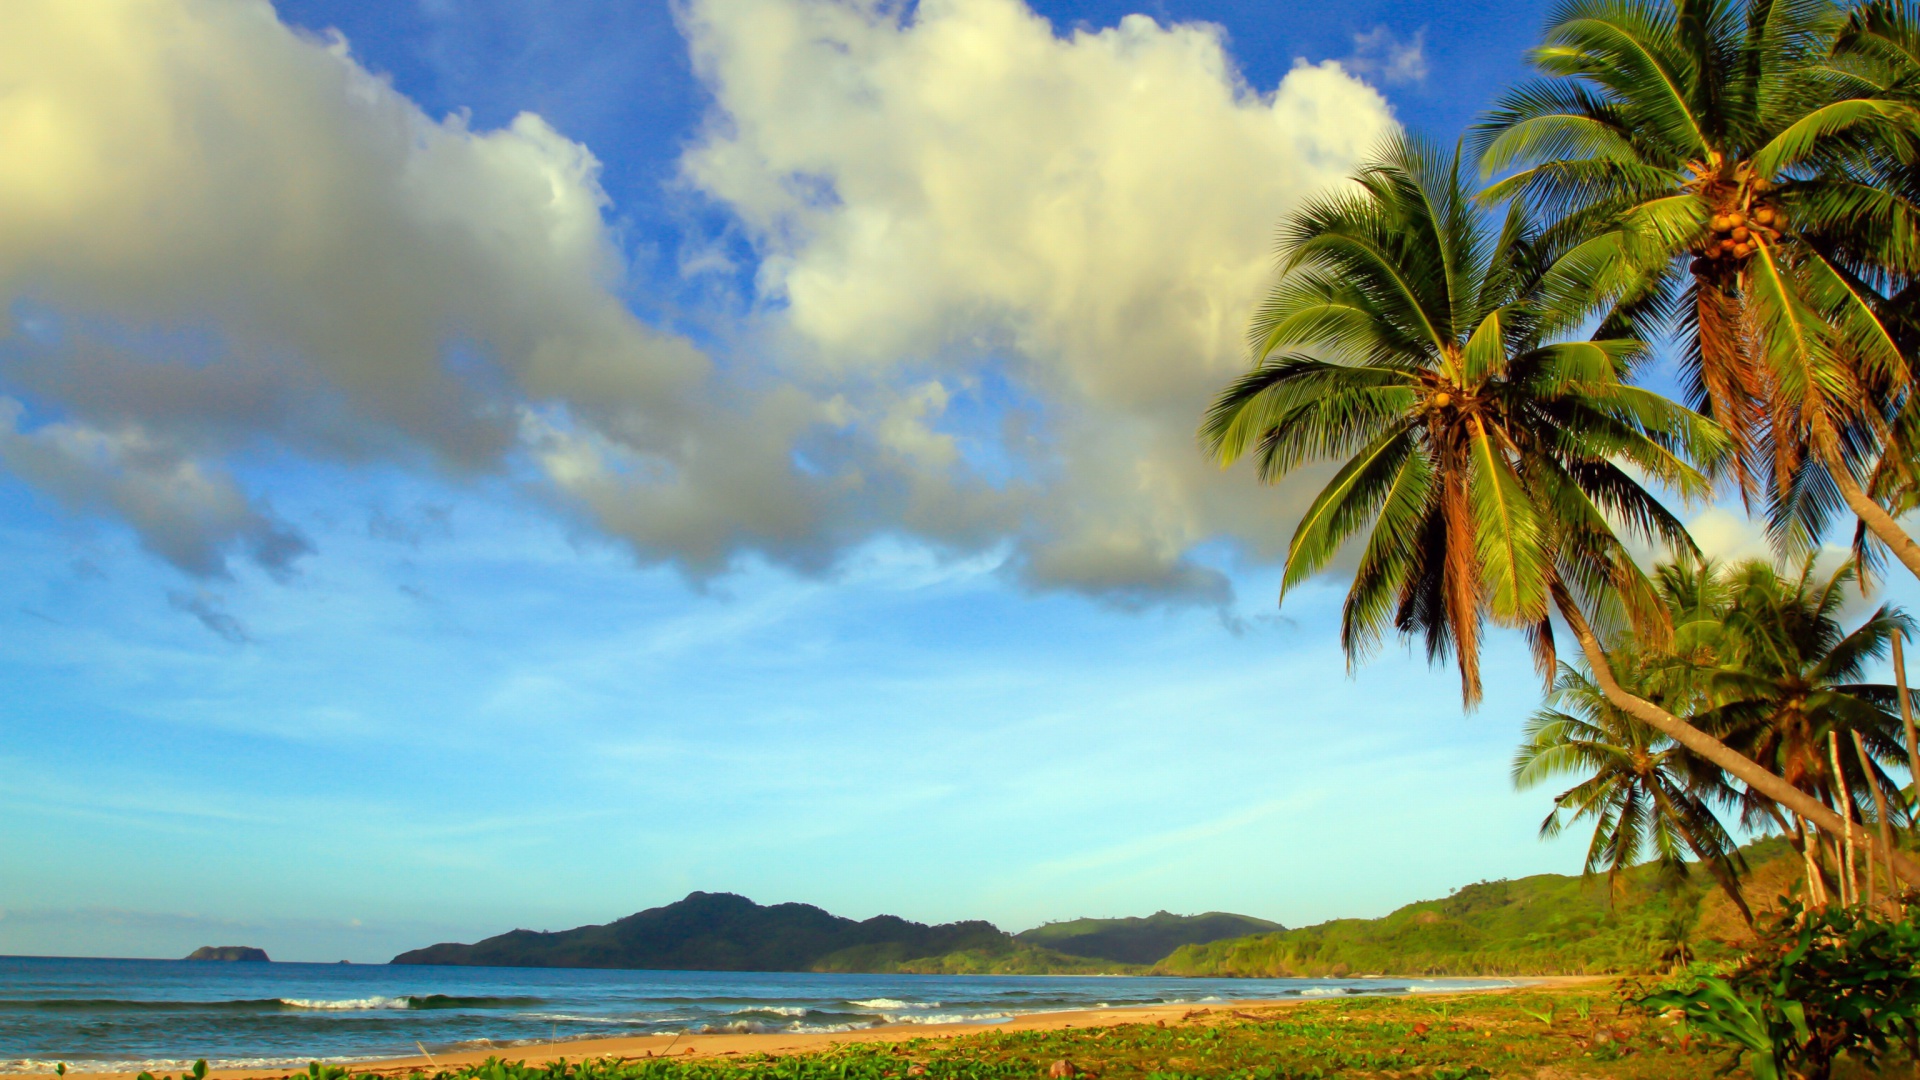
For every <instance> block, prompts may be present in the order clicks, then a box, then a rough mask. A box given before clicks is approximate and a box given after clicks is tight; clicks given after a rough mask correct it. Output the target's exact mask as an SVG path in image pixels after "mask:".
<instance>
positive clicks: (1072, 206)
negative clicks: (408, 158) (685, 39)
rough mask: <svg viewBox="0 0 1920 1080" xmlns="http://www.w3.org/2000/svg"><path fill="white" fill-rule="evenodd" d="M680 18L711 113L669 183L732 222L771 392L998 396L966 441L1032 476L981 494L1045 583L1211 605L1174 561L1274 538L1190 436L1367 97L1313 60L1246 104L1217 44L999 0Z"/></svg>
mask: <svg viewBox="0 0 1920 1080" xmlns="http://www.w3.org/2000/svg"><path fill="white" fill-rule="evenodd" d="M684 21H685V24H686V28H687V33H688V36H689V39H690V40H691V42H692V45H693V50H694V57H695V63H696V66H697V70H698V71H699V72H700V73H701V75H702V77H703V78H705V79H706V81H707V82H708V84H709V86H710V87H711V88H712V89H713V92H714V95H715V99H716V102H717V105H718V109H719V115H718V116H717V117H716V118H715V120H714V122H713V124H712V125H711V130H710V132H709V134H708V136H707V138H706V139H705V140H704V141H703V142H702V143H701V144H700V145H699V146H697V147H695V148H694V149H693V150H692V151H691V152H690V153H689V154H688V156H687V159H686V173H687V176H688V178H689V180H690V182H691V183H693V184H694V185H696V186H697V187H699V188H700V189H701V190H703V191H705V192H707V193H709V194H711V195H712V196H713V197H715V198H717V199H720V200H722V201H723V202H724V203H726V204H727V205H728V206H729V207H730V208H731V209H733V210H734V212H735V213H737V214H738V215H739V216H740V218H741V219H742V220H743V221H744V222H745V223H746V225H747V226H748V228H749V229H750V230H751V232H752V235H753V236H754V238H755V241H756V243H757V245H758V248H759V250H760V253H761V255H762V257H763V262H762V264H761V271H760V282H761V286H762V289H763V291H764V294H765V296H766V297H767V298H768V306H769V318H770V320H771V321H772V323H773V324H774V326H775V327H776V328H777V330H778V331H781V332H784V333H785V335H786V337H785V339H784V342H785V344H786V346H787V347H788V349H789V351H790V356H791V357H792V359H791V361H790V362H791V364H792V368H791V372H792V377H793V378H795V379H796V380H798V381H801V382H803V383H811V384H817V385H834V386H837V387H838V386H844V385H846V384H847V383H849V382H856V383H857V382H859V381H862V380H871V381H872V382H874V383H877V384H879V385H880V386H882V387H893V388H900V387H905V386H909V385H910V386H912V387H914V388H915V389H914V390H912V391H911V392H912V393H924V392H925V390H926V388H927V387H929V386H931V385H944V386H946V387H948V388H949V389H952V390H958V389H959V388H961V387H963V386H971V385H975V384H976V383H977V381H978V380H979V378H980V376H981V373H982V371H988V372H991V373H992V375H994V376H997V377H999V378H1001V379H1004V380H1006V381H1007V382H1008V383H1010V384H1011V386H1012V388H1013V389H1012V391H1011V392H1010V393H1008V394H1007V395H1005V399H1010V400H1012V401H1015V402H1019V403H1022V404H1031V406H1032V411H1033V414H1034V415H1033V425H1034V426H1033V427H1031V428H1021V429H1016V430H1013V431H1004V432H987V433H984V434H980V435H977V436H976V437H978V438H980V439H982V440H984V441H986V442H988V443H990V445H991V450H992V451H993V453H992V454H991V455H989V456H993V457H1001V456H1005V457H1011V458H1014V459H1016V460H1019V461H1021V462H1023V463H1024V465H1025V468H1024V469H1023V470H1021V475H1023V476H1027V477H1032V478H1035V481H1034V485H1033V489H1028V488H1016V489H1014V490H1010V491H1008V492H1007V493H1006V495H1005V501H1009V502H1015V503H1017V505H1018V512H1019V514H1020V515H1021V518H1022V520H1023V521H1024V523H1025V524H1024V525H1023V526H1022V528H1021V530H1020V532H1019V535H1018V539H1019V541H1020V544H1021V547H1022V550H1023V553H1024V557H1025V564H1026V569H1027V571H1028V572H1029V574H1030V575H1032V577H1033V578H1034V579H1035V580H1037V581H1038V582H1040V583H1042V584H1055V585H1059V584H1064V585H1069V586H1074V587H1080V588H1086V589H1090V590H1095V591H1101V592H1109V593H1116V592H1117V593H1120V594H1126V593H1128V592H1129V591H1133V590H1140V591H1145V592H1148V593H1151V592H1154V591H1156V590H1175V591H1185V592H1189V593H1197V594H1201V595H1209V594H1212V595H1217V593H1218V590H1219V589H1220V588H1221V587H1222V586H1221V583H1220V582H1219V580H1218V579H1217V578H1215V577H1214V576H1212V575H1211V574H1210V573H1208V572H1206V571H1204V570H1201V569H1199V568H1197V567H1195V566H1193V565H1191V564H1190V563H1188V562H1187V561H1186V555H1187V553H1188V552H1189V551H1190V550H1191V548H1192V546H1193V545H1194V544H1195V543H1197V542H1200V541H1202V540H1204V539H1207V538H1209V537H1212V536H1217V535H1222V534H1227V535H1237V536H1240V537H1242V538H1245V539H1248V540H1251V541H1253V542H1255V543H1256V544H1262V545H1264V544H1267V543H1269V542H1271V541H1273V540H1274V539H1275V534H1276V533H1277V531H1278V529H1279V522H1278V521H1277V520H1276V514H1275V513H1274V507H1273V503H1272V500H1271V499H1269V498H1267V497H1264V496H1262V495H1259V494H1256V493H1254V492H1252V491H1250V490H1249V487H1248V484H1247V481H1246V479H1245V477H1244V476H1237V477H1234V478H1232V479H1231V480H1223V479H1222V478H1221V477H1220V476H1219V474H1218V473H1217V471H1216V470H1214V469H1212V468H1211V467H1210V466H1209V465H1207V464H1206V463H1205V462H1204V461H1203V460H1202V459H1201V456H1200V455H1199V453H1198V452H1197V451H1196V449H1195V445H1194V436H1193V431H1194V427H1195V425H1196V422H1197V420H1198V417H1199V415H1200V413H1201V411H1202V410H1203V409H1204V407H1205V404H1206V402H1207V400H1208V398H1209V397H1210V395H1211V394H1212V393H1213V392H1214V391H1216V390H1217V389H1218V387H1219V386H1220V385H1221V384H1222V383H1223V382H1224V380H1225V379H1226V378H1228V377H1229V376H1230V375H1231V374H1232V373H1233V372H1235V371H1236V370H1237V369H1238V368H1239V367H1240V365H1241V363H1242V356H1243V353H1242V347H1241V335H1242V332H1243V329H1244V327H1245V325H1246V317H1247V313H1248V308H1249V305H1250V303H1251V301H1252V300H1253V299H1254V298H1255V296H1256V295H1257V294H1258V292H1259V291H1260V290H1261V289H1262V287H1263V286H1264V284H1265V283H1266V281H1267V276H1268V274H1269V272H1270V263H1269V257H1270V250H1269V238H1270V237H1271V235H1272V230H1273V227H1274V225H1275V223H1276V221H1277V220H1278V219H1279V218H1280V217H1281V216H1282V215H1283V214H1284V213H1285V212H1286V211H1287V210H1288V209H1289V208H1290V207H1292V206H1294V205H1296V204H1297V203H1298V201H1299V200H1300V199H1301V198H1302V197H1303V196H1305V195H1307V194H1308V193H1310V192H1314V191H1317V190H1320V189H1322V188H1323V187H1324V186H1326V185H1328V184H1330V183H1332V182H1335V181H1337V180H1338V179H1339V178H1341V177H1343V176H1344V175H1346V174H1347V173H1348V172H1349V171H1350V170H1351V169H1352V167H1353V165H1354V164H1355V163H1356V161H1357V160H1358V159H1359V158H1360V157H1361V156H1362V155H1363V154H1364V153H1365V152H1366V151H1367V150H1369V149H1370V148H1372V147H1373V146H1374V145H1375V144H1376V143H1377V142H1378V141H1379V140H1380V139H1381V137H1382V136H1383V135H1384V134H1385V133H1386V132H1387V131H1388V130H1389V128H1390V127H1391V124H1392V121H1391V118H1390V116H1389V114H1388V111H1387V107H1386V105H1385V103H1384V102H1383V100H1382V99H1381V98H1380V96H1379V95H1378V94H1377V93H1375V92H1374V91H1373V90H1372V89H1371V88H1369V87H1367V86H1366V85H1365V84H1363V83H1361V82H1359V81H1357V80H1355V79H1354V78H1352V77H1350V76H1349V75H1347V74H1346V73H1345V72H1344V71H1342V70H1341V69H1340V68H1339V67H1338V66H1337V65H1334V64H1326V65H1321V66H1318V67H1310V66H1304V65H1303V66H1300V67H1297V68H1296V69H1295V70H1293V71H1292V72H1291V73H1289V74H1288V75H1287V77H1286V79H1285V80H1284V81H1283V82H1282V83H1281V84H1280V86H1279V87H1278V88H1277V89H1276V90H1275V91H1274V92H1272V93H1269V94H1261V93H1257V92H1256V91H1254V90H1253V89H1252V88H1250V87H1248V86H1247V85H1245V84H1244V83H1243V82H1242V81H1241V80H1240V77H1239V75H1238V73H1237V72H1236V70H1235V69H1234V67H1233V63H1232V60H1231V58H1230V57H1229V56H1228V55H1227V54H1226V52H1225V50H1224V48H1223V46H1222V43H1221V38H1220V34H1219V31H1218V30H1217V29H1216V28H1214V27H1210V26H1205V25H1198V24H1186V25H1180V26H1173V27H1163V26H1160V25H1158V24H1157V23H1155V22H1154V21H1153V20H1152V19H1149V18H1147V17H1145V16H1137V15H1136V16H1130V17H1128V18H1126V19H1124V20H1123V21H1122V22H1121V23H1120V25H1119V26H1117V27H1115V28H1112V29H1108V30H1104V31H1100V32H1092V33H1090V32H1076V33H1074V34H1073V35H1072V36H1070V37H1065V38H1062V37H1058V36H1055V34H1054V33H1053V31H1052V28H1051V27H1050V26H1049V24H1048V23H1047V22H1046V21H1045V20H1044V19H1042V18H1040V17H1038V16H1036V15H1035V14H1034V13H1033V12H1032V11H1031V10H1029V9H1028V8H1026V7H1025V6H1024V5H1023V4H1021V3H1019V2H1017V0H928V2H923V3H921V4H919V5H917V6H915V7H914V8H913V9H912V12H911V15H910V17H909V16H908V15H906V14H903V11H902V9H901V8H900V7H899V6H896V5H888V4H874V3H862V2H858V0H848V2H828V3H819V2H807V0H728V2H725V3H696V4H694V5H692V6H691V7H690V8H689V9H688V11H687V13H686V15H685V19H684ZM929 379H930V380H931V381H929ZM882 412H883V413H884V414H885V415H888V416H890V417H893V416H897V415H898V412H897V410H893V409H883V410H882ZM920 419H921V420H923V421H928V422H931V419H932V418H930V417H928V416H926V415H924V414H923V415H922V416H921V418H920ZM1033 435H1037V436H1038V437H1037V438H1032V437H1029V436H1033ZM926 527H927V528H929V529H937V527H938V526H937V525H933V524H929V525H928V526H926Z"/></svg>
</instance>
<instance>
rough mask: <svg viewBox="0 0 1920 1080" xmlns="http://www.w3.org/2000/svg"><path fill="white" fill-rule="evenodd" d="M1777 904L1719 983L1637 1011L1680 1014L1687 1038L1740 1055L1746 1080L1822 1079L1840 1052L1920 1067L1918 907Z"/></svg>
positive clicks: (1700, 982)
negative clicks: (1691, 1034)
mask: <svg viewBox="0 0 1920 1080" xmlns="http://www.w3.org/2000/svg"><path fill="white" fill-rule="evenodd" d="M1782 906H1783V910H1784V911H1785V914H1784V915H1783V917H1782V918H1781V919H1780V920H1779V922H1777V923H1775V924H1774V925H1772V926H1770V927H1768V928H1767V930H1766V931H1765V932H1764V933H1763V934H1762V935H1761V937H1760V939H1759V942H1758V943H1757V944H1756V945H1755V947H1754V949H1753V951H1752V952H1750V953H1749V954H1748V955H1747V957H1746V959H1745V960H1743V961H1742V962H1741V963H1740V964H1739V965H1738V966H1737V967H1735V968H1734V969H1733V971H1732V972H1731V973H1729V974H1728V975H1727V976H1725V977H1717V976H1701V977H1698V978H1696V979H1695V980H1693V984H1692V986H1691V987H1690V988H1687V989H1676V990H1663V991H1660V992H1656V993H1653V994H1650V995H1648V996H1646V997H1644V998H1641V999H1640V1004H1641V1005H1642V1006H1644V1007H1646V1008H1649V1009H1653V1010H1659V1011H1671V1010H1680V1011H1682V1012H1684V1013H1685V1015H1686V1020H1687V1022H1688V1023H1689V1024H1690V1025H1692V1027H1693V1029H1694V1030H1695V1031H1696V1032H1698V1033H1699V1034H1702V1035H1705V1036H1707V1037H1709V1038H1713V1039H1717V1040H1719V1041H1722V1042H1725V1043H1730V1044H1732V1046H1733V1047H1734V1049H1735V1050H1736V1052H1737V1053H1738V1054H1741V1055H1744V1056H1746V1057H1747V1059H1748V1065H1749V1067H1750V1068H1751V1069H1752V1070H1753V1075H1754V1078H1755V1080H1826V1078H1827V1076H1828V1075H1829V1074H1830V1073H1831V1071H1832V1069H1833V1061H1834V1058H1835V1057H1837V1056H1838V1055H1840V1054H1841V1053H1843V1052H1844V1053H1848V1054H1851V1055H1852V1056H1854V1057H1856V1058H1858V1059H1859V1060H1860V1061H1861V1062H1862V1063H1863V1064H1866V1065H1867V1066H1869V1067H1873V1066H1875V1065H1877V1064H1878V1062H1879V1061H1880V1060H1881V1059H1882V1058H1883V1057H1885V1056H1886V1055H1887V1054H1888V1053H1889V1052H1890V1051H1892V1050H1894V1049H1896V1048H1898V1047H1904V1049H1905V1050H1906V1052H1907V1054H1908V1055H1909V1056H1910V1057H1912V1058H1913V1059H1914V1060H1916V1061H1920V906H1915V905H1913V904H1909V905H1908V906H1907V907H1905V908H1904V910H1903V911H1902V912H1901V914H1900V915H1898V916H1894V917H1889V916H1886V915H1881V914H1877V913H1873V912H1867V911H1861V910H1857V909H1843V908H1829V909H1826V910H1823V911H1814V912H1809V911H1805V910H1804V909H1802V908H1801V907H1800V905H1799V904H1797V903H1794V902H1792V901H1787V902H1785V903H1783V905H1782Z"/></svg>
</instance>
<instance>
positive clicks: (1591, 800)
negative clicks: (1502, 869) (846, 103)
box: [1513, 642, 1753, 925]
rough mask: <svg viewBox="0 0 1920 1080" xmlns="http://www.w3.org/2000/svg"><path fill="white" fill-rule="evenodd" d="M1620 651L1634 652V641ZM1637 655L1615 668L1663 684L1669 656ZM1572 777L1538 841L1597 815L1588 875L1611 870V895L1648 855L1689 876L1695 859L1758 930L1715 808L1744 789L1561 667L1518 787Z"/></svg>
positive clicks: (1734, 851)
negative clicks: (1575, 780)
mask: <svg viewBox="0 0 1920 1080" xmlns="http://www.w3.org/2000/svg"><path fill="white" fill-rule="evenodd" d="M1621 645H1622V646H1624V648H1625V650H1630V649H1631V644H1630V642H1622V643H1621ZM1638 659H1639V658H1636V657H1635V656H1633V655H1631V653H1630V652H1627V651H1623V648H1620V647H1617V648H1616V649H1615V651H1614V669H1615V670H1616V671H1620V672H1623V673H1632V675H1638V674H1641V673H1643V672H1645V673H1647V674H1650V675H1652V676H1653V678H1652V679H1650V680H1648V682H1651V683H1653V684H1655V685H1658V684H1659V683H1661V682H1664V681H1665V680H1662V679H1661V678H1660V676H1659V674H1658V673H1657V672H1655V671H1651V670H1649V669H1658V668H1659V667H1661V666H1663V661H1664V660H1665V658H1664V657H1663V656H1658V655H1655V656H1648V657H1646V658H1645V659H1646V660H1647V661H1649V663H1647V664H1641V663H1638V662H1636V661H1637V660H1638ZM1632 675H1627V676H1626V677H1627V678H1628V681H1629V684H1630V685H1633V686H1634V687H1635V688H1636V689H1638V690H1642V691H1643V696H1647V697H1657V696H1658V695H1657V693H1656V692H1655V691H1654V690H1653V689H1652V687H1651V686H1649V685H1647V683H1645V682H1643V681H1642V680H1641V679H1638V678H1634V677H1632ZM1664 703H1665V704H1667V705H1668V707H1669V708H1670V709H1672V710H1673V711H1675V712H1682V711H1684V707H1682V706H1679V705H1678V704H1677V703H1676V702H1674V701H1672V700H1671V699H1666V700H1665V701H1664ZM1569 774H1571V775H1573V776H1575V777H1578V778H1579V782H1578V783H1576V784H1574V786H1572V787H1570V788H1568V789H1567V790H1565V791H1563V792H1561V793H1560V794H1559V796H1557V797H1556V798H1555V799H1554V808H1553V812H1552V813H1550V814H1548V815H1547V818H1546V820H1545V821H1543V822H1542V823H1541V825H1540V835H1541V836H1542V837H1553V836H1557V835H1559V834H1560V832H1561V831H1562V830H1564V829H1565V828H1566V827H1567V826H1568V825H1569V824H1571V823H1573V822H1576V821H1580V820H1583V819H1591V820H1592V821H1593V823H1594V826H1593V840H1592V842H1591V843H1590V844H1588V846H1587V859H1586V865H1585V868H1584V870H1585V872H1586V873H1588V874H1594V873H1598V872H1601V871H1604V872H1605V873H1606V878H1607V884H1608V888H1609V893H1610V894H1611V893H1612V892H1613V891H1616V890H1617V888H1618V885H1619V877H1620V873H1621V871H1623V870H1625V869H1627V868H1628V867H1631V866H1636V865H1639V864H1640V863H1641V862H1643V861H1644V860H1645V859H1646V858H1647V857H1648V856H1651V857H1652V859H1653V860H1654V861H1655V862H1657V863H1658V864H1659V866H1660V867H1661V868H1662V869H1663V870H1665V871H1666V872H1667V873H1669V874H1672V875H1674V876H1678V877H1684V876H1686V874H1687V871H1688V867H1687V861H1688V856H1689V855H1691V856H1692V857H1693V858H1694V859H1697V860H1699V862H1700V863H1701V864H1702V865H1704V866H1705V867H1707V870H1708V872H1709V873H1711V874H1712V875H1713V878H1714V881H1715V882H1716V883H1718V884H1719V886H1720V888H1721V890H1722V891H1723V892H1725V893H1726V894H1727V898H1728V899H1730V900H1731V901H1733V904H1734V906H1735V908H1737V909H1738V910H1739V912H1740V914H1741V916H1742V917H1743V918H1745V919H1746V921H1747V923H1748V924H1749V925H1751V924H1752V922H1753V913H1752V912H1751V911H1750V910H1748V908H1747V901H1746V897H1745V896H1743V895H1741V892H1740V873H1741V871H1742V870H1743V869H1744V866H1743V864H1742V861H1741V859H1740V853H1739V850H1738V845H1736V844H1735V843H1734V841H1733V838H1732V837H1731V836H1729V835H1728V834H1727V830H1726V828H1725V827H1724V826H1723V825H1721V823H1720V819H1719V818H1718V817H1717V816H1716V815H1715V813H1714V810H1713V804H1715V803H1721V804H1730V803H1735V802H1737V801H1738V799H1739V793H1738V792H1737V791H1735V790H1734V788H1733V787H1732V786H1731V785H1729V784H1728V783H1727V782H1726V780H1725V778H1724V774H1722V773H1721V772H1720V771H1719V770H1718V769H1715V768H1712V767H1710V766H1707V765H1706V764H1705V763H1704V762H1702V761H1701V760H1700V759H1699V758H1697V757H1695V756H1694V755H1692V754H1690V753H1688V752H1687V751H1686V750H1685V749H1684V748H1682V747H1681V746H1680V745H1679V744H1677V743H1675V742H1674V741H1673V740H1671V739H1669V738H1667V737H1666V736H1664V735H1662V734H1660V733H1659V732H1658V731H1655V730H1654V729H1653V728H1651V727H1648V726H1647V725H1646V724H1643V723H1641V722H1640V721H1639V720H1636V719H1634V718H1633V717H1632V716H1630V715H1628V714H1627V713H1625V712H1623V711H1621V710H1620V709H1619V708H1618V707H1616V706H1615V705H1614V704H1613V703H1612V702H1610V701H1608V700H1607V698H1606V695H1605V694H1604V693H1602V692H1601V690H1600V688H1599V687H1598V686H1595V685H1594V683H1593V680H1592V679H1590V678H1588V677H1587V676H1586V675H1585V674H1584V673H1582V672H1580V671H1578V670H1576V669H1574V668H1572V667H1565V666H1563V667H1562V668H1561V673H1560V678H1559V680H1558V681H1557V682H1556V683H1555V684H1554V689H1553V692H1552V694H1551V695H1550V696H1549V697H1548V700H1547V707H1545V708H1542V709H1541V710H1540V711H1538V712H1536V713H1534V714H1533V716H1532V717H1531V718H1530V719H1529V720H1528V721H1527V726H1526V733H1525V736H1524V738H1523V739H1522V741H1521V744H1520V749H1519V751H1518V752H1517V753H1516V754H1515V755H1514V760H1513V781H1514V785H1515V786H1516V787H1519V788H1521V789H1523V790H1524V789H1526V788H1531V787H1535V786H1538V785H1539V784H1542V783H1545V782H1546V781H1547V780H1549V779H1551V778H1553V777H1556V776H1562V775H1569Z"/></svg>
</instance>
